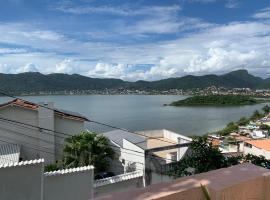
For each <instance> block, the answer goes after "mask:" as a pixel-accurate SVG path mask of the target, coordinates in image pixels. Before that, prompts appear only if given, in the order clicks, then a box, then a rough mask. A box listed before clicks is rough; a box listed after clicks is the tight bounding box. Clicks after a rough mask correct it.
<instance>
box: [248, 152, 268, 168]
mask: <svg viewBox="0 0 270 200" xmlns="http://www.w3.org/2000/svg"><path fill="white" fill-rule="evenodd" d="M243 161H244V162H250V163H252V164H254V165H257V166H260V167H264V168H267V167H268V166H269V160H267V159H266V158H265V157H264V156H255V155H252V154H247V155H246V156H244V158H243Z"/></svg>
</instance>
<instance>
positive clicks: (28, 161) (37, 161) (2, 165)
mask: <svg viewBox="0 0 270 200" xmlns="http://www.w3.org/2000/svg"><path fill="white" fill-rule="evenodd" d="M39 163H44V159H43V158H41V159H35V160H26V161H21V162H10V163H5V164H1V165H0V168H9V167H17V166H26V165H34V164H39Z"/></svg>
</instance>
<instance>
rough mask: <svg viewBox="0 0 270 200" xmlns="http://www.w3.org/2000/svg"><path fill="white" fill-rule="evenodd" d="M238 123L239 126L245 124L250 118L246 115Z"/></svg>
mask: <svg viewBox="0 0 270 200" xmlns="http://www.w3.org/2000/svg"><path fill="white" fill-rule="evenodd" d="M237 123H238V125H239V126H245V125H247V124H248V123H249V119H247V118H246V117H242V118H241V119H239V121H238V122H237Z"/></svg>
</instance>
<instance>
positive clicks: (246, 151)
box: [243, 145, 270, 160]
mask: <svg viewBox="0 0 270 200" xmlns="http://www.w3.org/2000/svg"><path fill="white" fill-rule="evenodd" d="M243 153H244V154H245V155H246V154H249V153H250V154H252V155H255V156H264V157H265V158H266V159H268V160H269V159H270V152H269V151H266V150H264V149H260V148H257V147H255V146H252V147H251V148H250V147H247V146H245V145H244V152H243Z"/></svg>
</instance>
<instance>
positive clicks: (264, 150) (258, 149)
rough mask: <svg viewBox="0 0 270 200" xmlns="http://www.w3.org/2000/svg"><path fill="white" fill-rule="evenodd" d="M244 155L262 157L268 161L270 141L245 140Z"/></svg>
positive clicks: (269, 157)
mask: <svg viewBox="0 0 270 200" xmlns="http://www.w3.org/2000/svg"><path fill="white" fill-rule="evenodd" d="M244 154H252V155H255V156H264V157H265V158H266V159H270V139H261V140H246V141H245V142H244Z"/></svg>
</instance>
